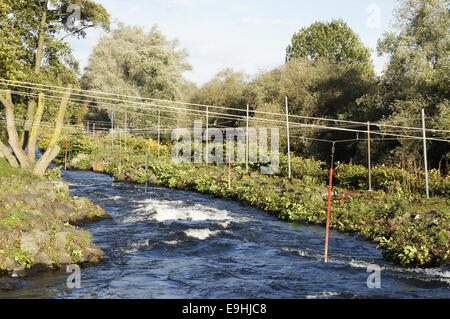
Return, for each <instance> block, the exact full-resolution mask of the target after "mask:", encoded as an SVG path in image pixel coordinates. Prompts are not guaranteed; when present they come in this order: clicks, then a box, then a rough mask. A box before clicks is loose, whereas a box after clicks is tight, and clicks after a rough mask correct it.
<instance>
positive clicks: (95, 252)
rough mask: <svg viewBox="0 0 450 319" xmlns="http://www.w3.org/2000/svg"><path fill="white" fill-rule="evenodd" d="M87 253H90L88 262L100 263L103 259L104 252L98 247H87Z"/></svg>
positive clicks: (87, 258)
mask: <svg viewBox="0 0 450 319" xmlns="http://www.w3.org/2000/svg"><path fill="white" fill-rule="evenodd" d="M86 252H87V253H88V255H87V257H86V261H87V262H90V263H94V264H96V263H99V262H100V261H101V260H102V259H103V255H104V253H103V251H102V250H100V249H99V248H96V247H87V248H86Z"/></svg>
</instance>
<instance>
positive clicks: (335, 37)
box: [286, 20, 371, 65]
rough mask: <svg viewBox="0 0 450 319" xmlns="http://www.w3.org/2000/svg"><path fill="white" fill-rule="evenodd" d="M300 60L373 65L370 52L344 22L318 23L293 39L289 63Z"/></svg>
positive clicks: (289, 47)
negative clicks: (325, 60)
mask: <svg viewBox="0 0 450 319" xmlns="http://www.w3.org/2000/svg"><path fill="white" fill-rule="evenodd" d="M299 57H308V58H310V59H311V60H316V59H317V58H319V57H326V58H329V59H330V60H332V61H334V62H343V61H345V62H356V63H359V64H364V65H369V64H370V63H371V61H370V50H369V49H368V48H366V47H365V46H364V44H363V43H362V42H361V40H360V38H359V36H358V35H357V34H356V33H355V32H354V31H353V30H352V29H351V28H350V27H349V26H348V24H347V23H345V22H344V21H343V20H332V21H331V22H315V23H313V24H312V25H311V26H309V27H307V28H301V29H300V30H299V31H298V32H296V33H294V35H293V36H292V40H291V44H290V45H289V46H288V47H287V49H286V61H290V60H292V59H295V58H299Z"/></svg>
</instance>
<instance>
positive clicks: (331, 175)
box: [324, 142, 334, 263]
mask: <svg viewBox="0 0 450 319" xmlns="http://www.w3.org/2000/svg"><path fill="white" fill-rule="evenodd" d="M333 161H334V142H333V148H332V149H331V167H330V181H329V184H328V208H327V225H326V231H325V259H324V261H325V263H327V261H328V231H329V229H330V208H331V187H332V185H333Z"/></svg>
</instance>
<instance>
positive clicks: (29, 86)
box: [0, 79, 450, 133]
mask: <svg viewBox="0 0 450 319" xmlns="http://www.w3.org/2000/svg"><path fill="white" fill-rule="evenodd" d="M0 82H6V83H1V84H3V85H10V86H15V87H21V88H27V89H37V90H45V91H50V92H56V93H60V94H62V93H64V92H65V90H66V88H64V87H59V86H52V85H44V84H37V83H30V82H23V81H12V80H6V79H0ZM13 83H20V84H27V86H23V85H17V84H13ZM36 86H42V87H49V88H54V89H57V90H49V89H44V88H37V87H36ZM58 90H59V91H58ZM61 90H63V91H61ZM73 91H77V92H88V93H92V94H101V95H112V96H118V97H127V98H133V99H140V100H147V101H157V102H164V103H171V104H184V105H191V106H201V107H206V106H208V107H211V108H217V109H223V110H233V111H238V112H246V110H245V109H238V108H230V107H223V106H214V105H204V104H195V103H188V102H180V101H170V100H162V99H154V98H145V97H138V96H130V95H122V94H116V93H108V92H101V91H91V90H81V89H73ZM72 94H73V95H78V96H83V97H92V98H100V99H106V100H115V101H121V102H131V103H139V102H136V101H130V100H124V99H122V100H119V99H113V98H106V97H99V96H92V95H88V94H77V93H72ZM141 104H142V103H141ZM147 104H148V105H152V104H150V103H147ZM153 105H154V104H153ZM154 106H158V107H167V106H164V105H154ZM175 108H176V107H175ZM176 109H180V108H179V107H178V108H176ZM181 109H183V110H186V108H181ZM190 111H194V110H190ZM196 111H201V110H196ZM203 112H206V111H203ZM252 112H253V113H259V114H267V115H276V116H283V115H284V114H281V113H273V112H263V111H257V110H253V111H252ZM218 114H221V113H218ZM290 117H295V118H302V119H310V120H318V121H331V122H340V123H349V124H355V125H356V124H357V125H361V126H365V125H366V124H367V123H365V122H358V121H350V120H338V119H328V118H318V117H311V116H299V115H290ZM371 125H375V126H378V127H391V128H401V129H405V130H418V131H422V130H423V128H420V127H407V126H398V125H390V124H385V123H377V122H373V123H371ZM425 130H426V131H430V132H445V133H450V130H436V129H425Z"/></svg>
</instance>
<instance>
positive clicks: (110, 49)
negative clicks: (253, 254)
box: [82, 24, 191, 126]
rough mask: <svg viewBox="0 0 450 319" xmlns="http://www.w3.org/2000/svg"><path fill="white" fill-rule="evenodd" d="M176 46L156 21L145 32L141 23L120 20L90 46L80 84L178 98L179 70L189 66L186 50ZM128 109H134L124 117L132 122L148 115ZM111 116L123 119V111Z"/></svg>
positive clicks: (170, 98)
mask: <svg viewBox="0 0 450 319" xmlns="http://www.w3.org/2000/svg"><path fill="white" fill-rule="evenodd" d="M177 46H178V41H177V40H172V41H170V40H167V39H166V37H165V36H164V35H163V34H162V33H161V32H160V31H159V30H158V28H157V26H156V25H155V26H153V27H152V29H151V31H150V32H146V31H145V30H144V29H143V28H142V27H129V26H125V25H123V24H120V25H119V27H118V28H117V29H115V30H114V31H113V32H112V34H111V36H104V37H102V38H101V39H100V41H99V43H98V44H97V46H96V47H95V48H94V50H93V52H92V54H91V56H90V57H89V64H88V66H87V68H86V71H85V73H84V75H83V78H82V85H83V87H84V88H85V89H90V90H99V91H104V92H109V93H115V94H124V95H131V96H136V97H143V98H145V97H148V98H156V99H167V100H176V99H179V98H180V96H181V89H182V86H183V85H184V84H183V81H182V73H183V72H184V71H186V70H190V69H191V66H190V65H189V64H187V63H186V62H185V59H186V57H187V56H188V53H187V51H186V50H177V49H176V48H177ZM138 111H139V112H141V111H140V110H138ZM132 112H136V110H133V109H130V112H129V113H128V119H130V120H131V121H133V122H134V125H135V126H141V125H145V124H146V123H147V119H148V117H147V118H146V117H143V116H142V114H133V113H132ZM109 113H111V112H109ZM155 114H156V113H155ZM155 114H153V116H154V115H155ZM114 119H115V122H122V123H123V121H124V114H123V113H122V114H117V113H116V114H115V116H114ZM116 120H117V121H116ZM147 125H148V124H147Z"/></svg>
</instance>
